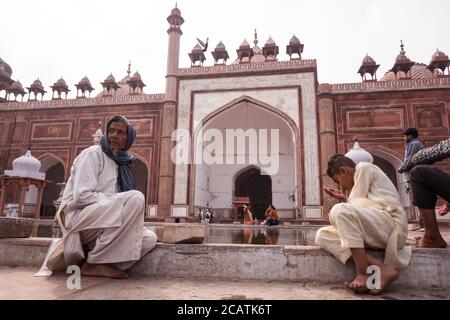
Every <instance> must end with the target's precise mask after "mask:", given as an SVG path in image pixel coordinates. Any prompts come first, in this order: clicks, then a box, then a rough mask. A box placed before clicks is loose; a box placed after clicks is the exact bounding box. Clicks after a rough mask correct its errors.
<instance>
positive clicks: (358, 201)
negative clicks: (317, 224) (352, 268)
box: [316, 155, 412, 294]
mask: <svg viewBox="0 0 450 320" xmlns="http://www.w3.org/2000/svg"><path fill="white" fill-rule="evenodd" d="M327 174H328V176H329V177H330V178H331V179H333V181H334V182H335V183H337V184H338V185H339V186H340V187H341V189H342V191H341V190H338V189H334V188H324V190H325V192H327V193H328V194H329V195H330V196H332V197H334V198H336V199H338V200H339V201H340V202H341V203H338V204H336V205H335V206H334V207H333V208H332V209H331V212H330V216H329V218H330V222H331V226H329V227H324V228H321V229H319V230H318V232H317V235H316V243H317V244H318V245H319V246H320V247H321V248H323V249H324V250H326V251H328V252H330V253H331V254H332V255H334V256H335V257H336V258H337V259H338V260H339V261H340V262H342V263H343V264H345V263H346V262H347V261H348V260H349V259H350V258H351V257H352V258H353V261H354V263H355V265H356V271H357V275H356V277H355V278H354V280H353V281H352V282H351V283H346V286H347V287H348V288H349V289H351V290H353V291H354V292H357V293H367V292H369V288H368V287H367V281H368V278H369V275H368V274H367V269H368V266H369V265H376V266H378V267H379V268H380V271H381V274H380V276H381V283H380V287H379V288H377V289H372V290H370V293H372V294H379V293H381V292H382V291H383V290H384V289H385V288H386V287H387V286H388V285H389V284H390V283H391V282H393V281H394V280H395V279H397V278H398V277H399V272H400V269H401V268H405V267H406V266H407V265H408V264H409V261H410V258H411V253H412V250H411V247H409V246H406V240H407V237H408V221H407V218H406V213H405V211H404V210H403V207H402V205H401V203H400V196H399V194H398V192H397V190H396V189H395V186H394V185H393V183H392V182H391V180H390V179H389V178H388V177H387V176H386V174H385V173H384V172H383V171H382V170H381V169H380V168H379V167H377V166H375V165H373V164H370V163H366V162H361V163H359V164H358V165H355V163H354V162H353V160H351V159H350V158H347V157H345V156H343V155H335V156H333V157H332V158H331V159H330V161H329V162H328V170H327ZM346 194H349V195H348V197H347V196H346ZM366 248H374V249H383V250H385V259H384V262H382V261H380V260H378V259H376V258H374V257H373V256H371V255H370V254H368V253H367V252H366Z"/></svg>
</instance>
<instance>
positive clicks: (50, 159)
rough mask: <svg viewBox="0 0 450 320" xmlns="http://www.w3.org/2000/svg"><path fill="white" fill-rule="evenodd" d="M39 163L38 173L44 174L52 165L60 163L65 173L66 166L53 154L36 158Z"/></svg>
mask: <svg viewBox="0 0 450 320" xmlns="http://www.w3.org/2000/svg"><path fill="white" fill-rule="evenodd" d="M37 159H38V160H39V161H40V162H41V169H40V171H41V172H43V173H46V172H47V171H48V170H49V169H50V168H51V167H53V166H54V165H56V164H58V163H61V165H62V166H63V167H64V172H67V165H66V163H65V162H64V160H62V159H61V158H60V157H58V156H55V155H54V154H53V153H45V154H43V155H41V156H39V157H38V158H37Z"/></svg>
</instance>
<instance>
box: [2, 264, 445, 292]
mask: <svg viewBox="0 0 450 320" xmlns="http://www.w3.org/2000/svg"><path fill="white" fill-rule="evenodd" d="M35 272H36V269H33V268H9V267H0V283H1V284H0V288H1V289H0V300H5V299H8V300H9V299H11V300H22V299H26V300H98V299H101V300H103V299H107V300H112V299H125V300H128V299H133V300H141V299H147V300H336V299H338V300H410V299H413V300H416V299H418V300H422V299H427V300H428V299H431V300H450V288H449V289H446V290H424V289H417V288H402V287H396V286H393V287H391V288H389V289H388V290H386V291H385V292H384V293H383V294H381V295H380V296H371V295H357V294H354V293H352V292H350V291H349V290H347V289H345V288H344V287H343V285H342V284H331V285H330V284H320V283H292V282H291V283H282V282H257V281H218V280H214V279H202V280H198V279H195V280H190V279H180V278H170V279H166V278H154V277H133V276H131V277H130V278H128V279H125V280H111V279H104V278H89V277H83V278H82V279H81V289H80V290H69V289H67V286H66V281H67V277H68V275H67V274H65V273H57V274H55V275H53V276H52V277H49V278H35V277H33V274H34V273H35Z"/></svg>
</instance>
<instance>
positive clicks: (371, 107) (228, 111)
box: [0, 8, 450, 223]
mask: <svg viewBox="0 0 450 320" xmlns="http://www.w3.org/2000/svg"><path fill="white" fill-rule="evenodd" d="M167 21H168V22H169V25H170V26H169V29H168V31H167V33H168V56H167V73H166V90H165V92H164V93H160V94H146V93H145V92H144V87H145V86H146V85H145V83H144V82H143V80H142V77H141V75H140V74H139V73H137V72H136V73H134V74H132V72H131V71H130V67H129V68H128V72H127V74H126V76H125V77H123V78H122V79H121V80H119V81H117V80H116V78H115V77H114V76H113V75H109V76H107V77H106V79H105V80H104V81H103V82H102V83H101V86H102V88H103V89H102V91H101V93H99V94H98V95H96V96H91V93H92V91H93V90H94V87H93V86H97V87H99V85H100V84H98V85H95V84H91V83H90V81H89V79H88V78H87V77H84V78H83V79H81V81H80V82H79V83H78V84H77V85H75V88H69V86H68V85H67V84H66V82H65V81H64V79H62V78H61V79H59V80H57V81H56V82H55V83H54V84H52V85H50V86H49V88H45V87H44V85H43V84H42V83H41V81H40V80H39V79H37V80H36V81H34V82H33V83H32V84H31V85H30V86H29V87H26V88H24V87H23V85H22V84H21V83H20V82H18V81H14V80H13V79H12V74H13V72H12V68H11V67H10V66H9V65H8V64H7V63H6V62H5V61H3V60H1V59H0V172H1V173H2V174H3V172H4V171H5V170H8V169H11V167H12V162H13V160H14V159H17V158H18V157H20V156H22V155H24V154H25V153H26V152H27V150H28V149H30V150H31V153H32V155H33V156H34V157H36V158H37V159H38V160H40V163H41V167H40V169H39V170H40V171H41V172H42V173H45V175H46V178H45V179H46V185H45V189H43V195H42V203H41V206H40V216H41V218H43V219H51V218H52V217H53V215H54V212H55V208H54V201H55V200H56V199H57V198H58V197H59V194H60V190H61V185H60V183H62V182H64V181H66V180H67V178H68V176H69V174H70V168H71V165H72V162H73V161H74V159H75V157H76V156H77V155H78V154H79V153H80V151H82V150H83V149H85V148H87V147H89V146H90V145H92V144H93V143H94V141H93V139H94V138H96V134H97V135H98V134H99V133H100V131H98V130H99V129H100V130H102V131H103V132H104V131H105V126H106V122H107V120H108V119H109V118H110V117H111V116H113V115H115V114H122V115H124V116H126V117H127V118H129V119H130V120H131V122H132V123H133V124H134V126H135V127H136V129H137V141H136V143H135V145H134V146H133V148H132V149H131V152H132V154H133V155H134V156H135V157H136V161H135V163H134V166H133V168H132V171H133V172H134V176H135V179H136V187H137V189H138V190H140V191H142V192H143V193H144V195H145V196H146V201H147V211H146V219H147V220H153V221H164V220H171V219H177V220H179V221H191V220H193V219H194V218H195V215H196V212H197V210H198V209H200V208H206V207H211V208H213V209H214V211H215V214H216V216H217V217H220V218H222V219H225V220H226V219H227V218H228V219H230V220H231V216H230V214H232V208H233V205H234V204H235V203H236V199H239V198H241V197H249V198H250V202H251V205H252V207H253V208H254V210H255V211H256V216H257V217H260V216H261V214H263V213H260V212H259V211H261V210H263V209H265V208H266V207H267V206H268V205H269V204H273V205H275V207H276V208H277V209H278V213H279V215H280V218H281V220H284V221H291V222H309V223H322V222H326V221H327V215H328V212H329V210H330V208H331V206H332V205H333V204H334V202H333V200H331V199H330V198H329V197H328V196H327V195H326V194H325V193H324V192H322V187H323V186H329V185H333V182H332V181H331V180H330V179H329V178H328V177H327V176H326V165H327V160H328V159H329V158H330V156H332V155H334V154H335V153H346V152H348V151H349V150H350V149H351V148H352V147H353V145H354V138H355V137H357V138H358V141H359V144H360V145H361V146H362V147H363V148H364V149H365V150H366V151H368V152H370V154H371V155H372V156H373V159H374V163H375V164H377V165H378V166H380V167H381V168H382V169H383V170H384V171H385V172H386V173H387V175H388V176H389V177H390V178H391V180H392V181H393V183H394V184H395V185H396V186H397V188H398V190H399V193H400V195H401V198H402V202H403V205H404V207H405V208H407V210H408V212H409V217H410V219H411V220H415V219H416V218H417V215H416V212H415V211H414V210H412V209H411V208H410V199H409V194H408V192H407V190H406V188H405V183H404V179H403V177H402V176H401V175H400V174H398V173H397V168H399V167H400V166H401V163H402V161H403V155H404V143H403V139H402V132H403V131H404V129H405V128H408V127H416V128H418V130H419V131H420V133H421V140H422V141H423V142H424V143H425V145H427V146H431V145H433V144H435V143H437V142H439V141H440V140H443V139H445V138H448V137H449V135H450V132H449V123H450V76H449V67H450V60H449V57H448V56H447V55H446V54H445V53H443V52H440V51H439V50H438V51H436V52H435V53H433V54H432V55H431V58H430V61H429V62H428V63H419V62H415V61H414V60H413V59H411V58H412V57H407V53H406V52H405V47H404V45H403V43H402V44H401V51H400V54H399V55H398V56H397V57H393V59H392V60H393V65H392V66H389V67H390V69H389V71H388V72H386V73H385V75H384V76H383V77H381V78H380V79H378V78H377V71H378V69H379V67H380V66H379V65H378V64H377V63H376V62H375V60H374V59H372V58H371V57H369V56H368V55H367V56H366V57H364V58H363V60H362V64H361V66H360V68H359V70H358V73H359V74H360V75H361V81H359V82H356V83H345V84H341V83H338V84H328V83H318V80H317V79H318V77H317V65H316V60H305V59H302V53H303V49H304V45H303V44H302V43H301V41H300V40H299V38H297V37H296V36H293V37H292V38H291V40H290V42H289V43H288V44H285V46H279V44H277V43H276V42H275V41H274V40H273V39H272V38H270V37H269V39H268V40H267V41H266V42H265V44H264V46H260V45H259V40H258V39H257V35H256V32H255V39H254V41H253V45H251V44H250V43H249V42H248V41H247V40H244V41H243V42H242V44H241V45H240V46H239V48H237V50H236V51H235V52H232V50H227V48H226V47H225V45H224V44H223V43H222V42H219V43H218V44H217V46H216V47H215V48H213V50H212V51H211V52H207V50H205V49H206V48H205V47H206V44H205V43H202V42H201V41H199V44H198V45H196V46H195V47H194V48H193V50H192V52H190V53H189V58H190V60H191V62H192V63H191V67H190V68H179V58H180V52H179V48H180V40H181V36H182V34H183V32H182V29H181V26H182V24H183V23H184V19H183V17H182V16H181V12H180V10H179V9H178V8H174V9H173V10H172V11H171V13H170V15H169V17H168V18H167ZM233 51H234V50H233ZM430 51H431V50H430ZM430 53H431V52H430ZM209 54H211V55H212V58H213V60H214V65H212V66H205V65H204V62H205V60H206V56H207V55H209ZM230 59H231V60H233V62H231V63H230V62H229V60H230ZM356 68H357V66H355V71H356ZM161 76H163V75H161ZM50 90H51V93H50ZM71 90H76V92H77V95H76V98H75V99H67V93H68V92H69V91H71ZM27 91H28V92H27ZM47 91H48V92H47ZM50 95H51V97H50ZM239 128H241V129H244V130H246V129H248V128H256V129H269V130H270V129H278V130H279V150H278V156H279V159H280V160H279V161H280V163H279V170H278V172H277V173H276V174H273V175H264V174H262V173H264V168H263V167H262V166H258V165H245V164H223V165H220V164H212V165H209V164H197V163H196V162H194V163H193V164H178V163H173V162H172V160H171V151H172V148H173V146H174V141H172V140H171V135H172V132H174V130H176V129H184V130H187V131H188V132H189V133H190V135H191V139H192V140H193V141H194V142H191V144H190V152H191V153H192V154H195V152H196V151H197V150H196V149H197V148H199V147H198V145H197V144H196V143H195V141H196V139H197V135H198V134H199V132H201V131H202V130H206V129H217V130H219V131H220V130H222V131H223V130H225V129H239ZM439 166H440V168H442V169H443V170H445V171H447V172H450V162H449V161H446V162H442V163H440V164H439ZM9 196H13V195H8V194H6V196H5V197H6V202H8V197H9Z"/></svg>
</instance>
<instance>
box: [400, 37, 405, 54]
mask: <svg viewBox="0 0 450 320" xmlns="http://www.w3.org/2000/svg"><path fill="white" fill-rule="evenodd" d="M400 48H402V50H401V52H402V53H405V45H404V44H403V40H400Z"/></svg>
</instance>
